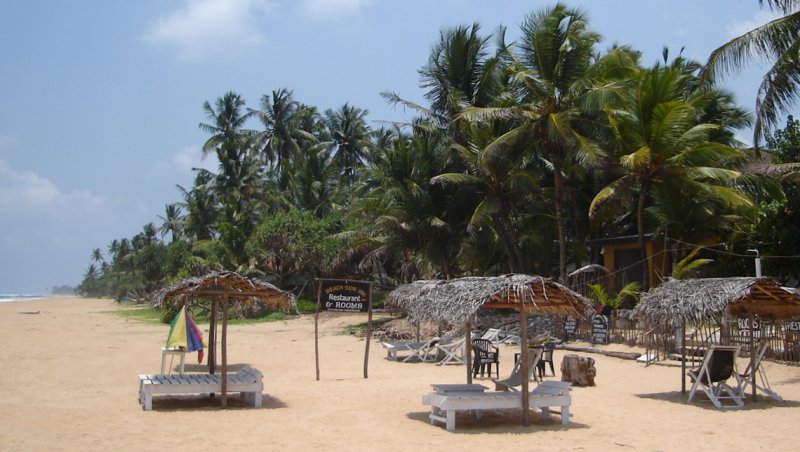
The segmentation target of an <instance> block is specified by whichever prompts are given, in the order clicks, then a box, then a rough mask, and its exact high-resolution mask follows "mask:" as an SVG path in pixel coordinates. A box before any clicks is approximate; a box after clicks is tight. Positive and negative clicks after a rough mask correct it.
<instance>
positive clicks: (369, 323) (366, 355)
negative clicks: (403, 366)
mask: <svg viewBox="0 0 800 452" xmlns="http://www.w3.org/2000/svg"><path fill="white" fill-rule="evenodd" d="M367 297H368V300H367V303H368V304H367V345H366V347H365V349H364V378H368V377H369V375H368V369H369V339H370V338H371V337H372V284H370V285H369V292H368V293H367Z"/></svg>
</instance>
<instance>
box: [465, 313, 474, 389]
mask: <svg viewBox="0 0 800 452" xmlns="http://www.w3.org/2000/svg"><path fill="white" fill-rule="evenodd" d="M464 366H465V367H466V368H467V384H468V385H471V384H472V321H471V320H470V319H469V318H468V319H467V321H466V322H464Z"/></svg>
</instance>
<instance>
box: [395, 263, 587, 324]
mask: <svg viewBox="0 0 800 452" xmlns="http://www.w3.org/2000/svg"><path fill="white" fill-rule="evenodd" d="M388 304H390V305H394V306H398V307H400V308H403V309H405V310H406V311H407V312H408V315H409V317H411V319H412V320H416V321H421V320H442V321H447V322H451V323H459V322H464V321H465V320H467V319H469V318H470V317H471V316H473V315H474V314H475V313H476V312H477V311H478V309H480V308H495V309H515V310H517V311H525V312H526V313H527V314H557V315H573V316H577V317H583V316H586V315H590V313H591V304H590V303H589V300H588V299H586V298H585V297H584V296H582V295H580V294H578V293H576V292H573V291H572V290H570V289H569V288H567V287H566V286H563V285H561V284H559V283H557V282H555V281H553V280H551V279H548V278H543V277H541V276H530V275H521V274H510V275H503V276H491V277H478V276H470V277H464V278H455V279H448V280H419V281H414V282H413V283H411V284H404V285H402V286H400V287H398V288H397V289H395V290H393V291H392V292H391V293H389V299H388Z"/></svg>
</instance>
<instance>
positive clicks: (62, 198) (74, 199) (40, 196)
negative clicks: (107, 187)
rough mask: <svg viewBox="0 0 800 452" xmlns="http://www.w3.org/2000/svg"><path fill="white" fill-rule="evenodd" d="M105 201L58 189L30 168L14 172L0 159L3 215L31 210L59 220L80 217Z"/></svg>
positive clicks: (84, 193)
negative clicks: (71, 216) (73, 216)
mask: <svg viewBox="0 0 800 452" xmlns="http://www.w3.org/2000/svg"><path fill="white" fill-rule="evenodd" d="M105 201H106V199H105V198H104V197H102V196H97V195H94V194H92V193H90V192H88V191H75V192H71V193H65V192H62V191H61V190H59V188H58V187H57V186H56V184H54V183H53V182H52V181H50V180H49V179H45V178H43V177H40V176H39V175H37V174H35V173H33V172H31V171H16V170H14V169H12V168H11V167H10V166H9V165H8V162H6V161H4V160H0V211H2V212H4V214H5V215H11V216H14V215H25V214H31V213H34V214H43V215H45V216H50V217H53V218H58V219H62V218H64V217H65V216H70V215H76V216H81V215H83V214H85V213H86V212H87V211H88V210H94V209H95V208H96V207H98V206H100V205H102V204H104V203H105Z"/></svg>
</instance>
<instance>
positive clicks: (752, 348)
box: [750, 269, 760, 402]
mask: <svg viewBox="0 0 800 452" xmlns="http://www.w3.org/2000/svg"><path fill="white" fill-rule="evenodd" d="M759 270H760V269H759ZM755 364H756V338H755V328H754V325H753V312H752V311H751V312H750V387H751V388H753V395H752V400H753V402H755V401H756V372H755V369H756V368H755Z"/></svg>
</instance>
